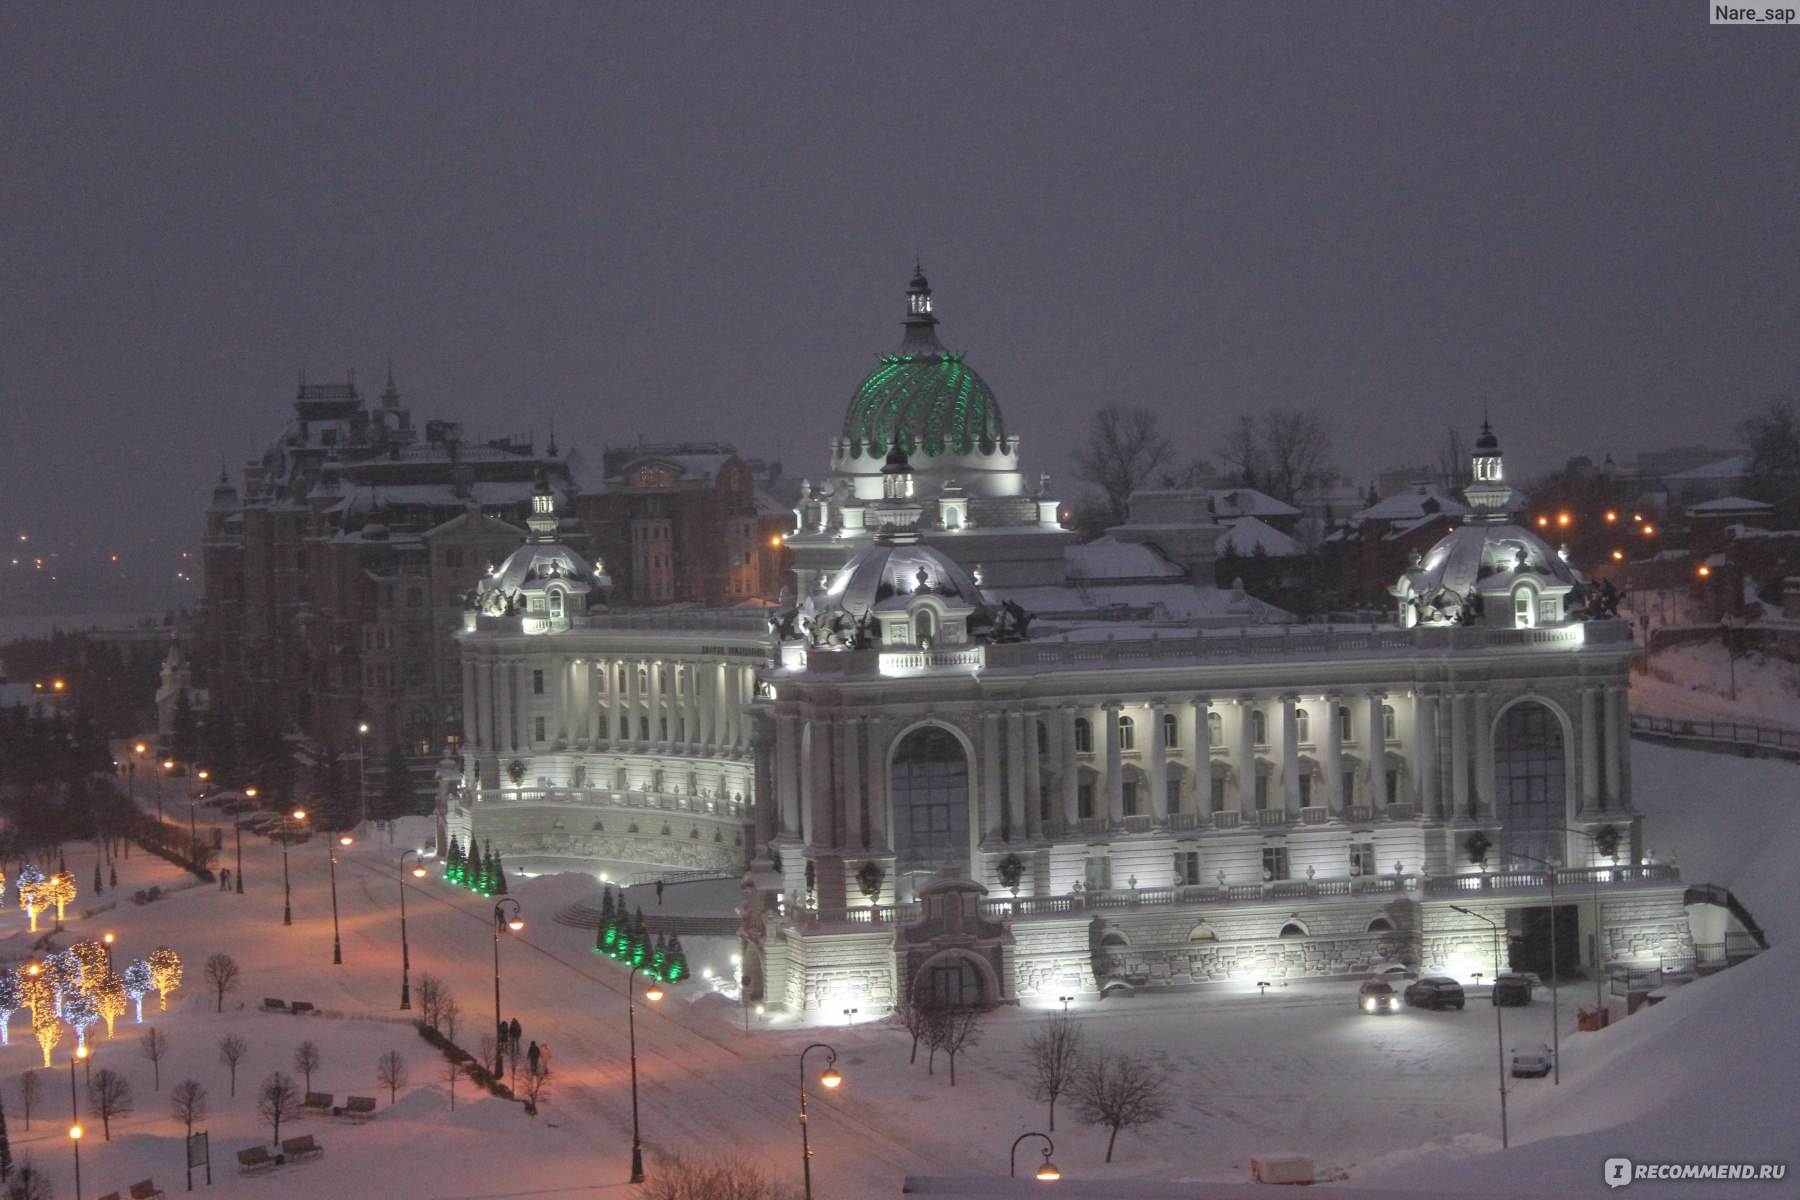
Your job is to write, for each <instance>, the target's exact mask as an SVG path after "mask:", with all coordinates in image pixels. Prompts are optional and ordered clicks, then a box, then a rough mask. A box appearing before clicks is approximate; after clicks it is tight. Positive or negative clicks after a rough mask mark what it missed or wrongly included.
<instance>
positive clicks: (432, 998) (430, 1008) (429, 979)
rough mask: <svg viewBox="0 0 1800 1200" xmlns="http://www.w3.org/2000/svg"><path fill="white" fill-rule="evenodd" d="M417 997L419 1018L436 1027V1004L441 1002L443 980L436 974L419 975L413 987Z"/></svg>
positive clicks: (433, 1027)
mask: <svg viewBox="0 0 1800 1200" xmlns="http://www.w3.org/2000/svg"><path fill="white" fill-rule="evenodd" d="M413 990H414V992H416V993H417V994H418V997H419V1020H421V1021H423V1022H425V1024H426V1025H428V1026H429V1027H431V1028H432V1029H436V1028H438V1006H439V1005H440V1004H442V1003H443V996H444V981H443V980H441V979H439V978H438V977H437V976H436V975H429V974H427V975H420V976H419V986H418V987H416V988H414V989H413Z"/></svg>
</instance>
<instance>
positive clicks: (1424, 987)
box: [1403, 975, 1463, 1008]
mask: <svg viewBox="0 0 1800 1200" xmlns="http://www.w3.org/2000/svg"><path fill="white" fill-rule="evenodd" d="M1403 995H1404V996H1405V998H1406V1002H1407V1003H1408V1004H1411V1005H1414V1006H1416V1007H1418V1008H1461V1007H1462V1006H1463V990H1462V984H1460V983H1458V982H1456V980H1454V979H1452V978H1450V977H1449V976H1448V975H1427V976H1425V978H1423V979H1421V980H1419V981H1418V982H1417V983H1411V984H1408V985H1407V987H1406V991H1405V992H1404V993H1403Z"/></svg>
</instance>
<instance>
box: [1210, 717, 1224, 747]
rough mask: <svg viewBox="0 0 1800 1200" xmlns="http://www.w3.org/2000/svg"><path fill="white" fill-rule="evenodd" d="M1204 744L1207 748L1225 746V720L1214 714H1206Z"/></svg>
mask: <svg viewBox="0 0 1800 1200" xmlns="http://www.w3.org/2000/svg"><path fill="white" fill-rule="evenodd" d="M1206 744H1207V746H1208V747H1209V748H1210V747H1212V746H1223V745H1224V744H1225V719H1224V718H1223V717H1221V716H1219V714H1218V713H1216V712H1209V713H1207V714H1206Z"/></svg>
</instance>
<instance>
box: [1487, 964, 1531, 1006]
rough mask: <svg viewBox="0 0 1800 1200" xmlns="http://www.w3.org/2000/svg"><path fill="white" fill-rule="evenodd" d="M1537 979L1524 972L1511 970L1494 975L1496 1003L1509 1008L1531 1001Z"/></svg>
mask: <svg viewBox="0 0 1800 1200" xmlns="http://www.w3.org/2000/svg"><path fill="white" fill-rule="evenodd" d="M1536 985H1537V980H1536V979H1535V978H1534V977H1533V976H1530V975H1526V974H1524V973H1522V972H1517V971H1509V972H1507V973H1505V974H1503V975H1497V976H1495V977H1494V1003H1495V1004H1499V1005H1503V1006H1505V1007H1507V1008H1518V1007H1520V1006H1521V1005H1525V1004H1530V1003H1531V993H1532V990H1533V988H1534V987H1536Z"/></svg>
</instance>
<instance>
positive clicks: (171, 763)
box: [156, 758, 175, 837]
mask: <svg viewBox="0 0 1800 1200" xmlns="http://www.w3.org/2000/svg"><path fill="white" fill-rule="evenodd" d="M174 769H175V760H174V759H172V758H165V759H163V762H162V770H159V771H157V773H156V831H157V835H158V836H159V837H160V836H161V834H162V823H163V812H162V777H163V771H173V770H174Z"/></svg>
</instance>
